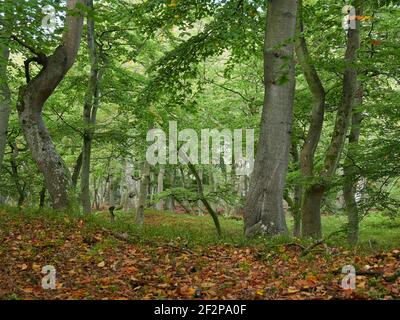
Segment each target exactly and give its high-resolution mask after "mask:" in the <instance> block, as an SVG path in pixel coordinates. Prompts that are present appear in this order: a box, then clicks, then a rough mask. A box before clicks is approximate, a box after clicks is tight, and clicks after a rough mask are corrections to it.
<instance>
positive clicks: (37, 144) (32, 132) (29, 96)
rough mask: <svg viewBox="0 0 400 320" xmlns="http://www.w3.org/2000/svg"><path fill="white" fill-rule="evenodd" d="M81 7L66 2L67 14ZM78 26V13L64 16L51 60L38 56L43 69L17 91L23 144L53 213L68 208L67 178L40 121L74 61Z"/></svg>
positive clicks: (72, 1) (70, 0)
mask: <svg viewBox="0 0 400 320" xmlns="http://www.w3.org/2000/svg"><path fill="white" fill-rule="evenodd" d="M85 3H86V1H85V0H68V1H67V7H68V9H69V10H74V11H77V9H76V6H77V4H81V5H85ZM82 26H83V16H82V14H81V13H79V14H68V15H67V18H66V22H65V31H64V34H63V38H62V43H61V44H60V45H59V46H58V47H57V48H56V50H55V51H54V53H53V54H52V55H51V56H49V57H46V56H45V55H44V54H40V55H39V57H38V61H39V62H40V63H41V64H42V65H43V68H42V70H41V71H40V72H39V74H38V75H37V76H35V77H34V78H33V79H32V80H30V81H29V82H28V84H27V85H25V86H22V87H21V88H20V92H19V98H18V103H17V109H18V113H19V121H20V124H21V128H22V130H23V133H24V136H25V140H26V142H27V144H28V147H29V149H30V150H31V153H32V158H33V160H34V161H35V162H36V164H37V166H38V168H39V170H40V171H41V173H42V174H43V176H44V180H45V183H46V188H47V190H48V191H49V193H50V196H51V200H52V203H53V208H54V209H57V210H62V209H67V208H68V207H70V206H71V205H72V201H71V200H72V199H71V196H72V195H71V177H70V173H69V171H68V169H67V168H66V165H65V164H64V161H63V160H62V158H61V157H60V155H59V154H58V153H57V151H56V148H55V146H54V143H53V141H52V140H51V137H50V134H49V132H48V130H47V128H46V125H45V123H44V121H43V118H42V111H43V107H44V104H45V102H46V101H47V99H48V98H49V97H50V96H51V94H52V93H53V92H54V90H55V89H56V88H57V86H58V85H59V83H60V82H61V80H62V79H63V78H64V77H65V75H66V73H67V72H68V70H69V69H70V68H71V67H72V65H73V63H74V61H75V58H76V55H77V53H78V49H79V45H80V38H81V34H82ZM28 69H29V67H28ZM27 78H28V79H29V78H30V77H29V76H28V77H27Z"/></svg>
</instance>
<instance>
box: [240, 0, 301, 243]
mask: <svg viewBox="0 0 400 320" xmlns="http://www.w3.org/2000/svg"><path fill="white" fill-rule="evenodd" d="M296 15H297V1H295V0H270V1H268V15H267V25H266V33H265V46H264V77H265V79H264V82H265V99H264V109H263V114H262V119H261V130H260V131H261V132H260V139H259V143H258V147H257V155H256V159H255V164H254V171H253V174H252V178H251V182H250V190H249V193H248V196H247V202H246V205H245V209H244V220H245V234H246V235H247V236H253V235H255V234H257V233H260V232H262V233H265V234H267V235H277V234H287V232H288V230H287V226H286V221H285V215H284V211H283V203H282V200H283V191H284V186H285V178H286V174H287V169H288V161H289V150H290V144H291V125H292V113H293V112H292V111H293V104H294V89H295V75H294V63H293V53H294V37H295V31H296Z"/></svg>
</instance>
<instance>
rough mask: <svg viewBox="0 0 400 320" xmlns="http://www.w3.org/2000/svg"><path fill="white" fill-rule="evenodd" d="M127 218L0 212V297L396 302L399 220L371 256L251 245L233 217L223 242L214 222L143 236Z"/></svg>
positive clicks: (282, 242)
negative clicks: (53, 280) (47, 273)
mask: <svg viewBox="0 0 400 320" xmlns="http://www.w3.org/2000/svg"><path fill="white" fill-rule="evenodd" d="M128 219H130V216H129V215H123V214H120V215H119V216H118V217H117V221H115V222H113V223H111V222H109V221H108V217H107V215H105V214H104V213H100V214H97V215H93V216H91V217H88V218H83V217H81V216H77V215H64V214H55V213H51V212H31V211H29V210H22V211H21V212H19V211H18V210H11V209H0V299H399V297H400V273H399V269H400V268H399V267H400V245H399V244H398V243H396V242H395V240H394V238H393V239H391V237H392V236H393V237H394V235H395V234H396V232H395V231H396V230H397V235H398V234H399V233H398V223H397V222H398V221H396V223H394V222H393V221H392V223H391V226H392V229H393V225H397V228H396V230H392V229H391V228H389V226H388V227H387V230H384V231H383V230H382V231H381V234H382V239H383V240H384V241H387V242H390V241H391V244H392V246H391V247H389V246H383V247H381V248H380V249H377V248H373V246H374V245H376V244H377V243H378V242H379V240H380V239H379V234H377V231H376V230H374V231H371V237H370V238H371V239H372V241H371V239H370V240H369V241H368V244H369V246H370V249H371V250H370V251H366V250H365V249H363V248H356V249H349V248H345V247H341V246H332V245H331V244H330V243H328V245H326V244H324V243H323V244H319V245H315V246H312V245H310V244H309V243H304V242H300V241H299V240H293V239H275V240H274V241H266V240H263V241H261V240H254V241H253V242H252V241H246V240H245V239H243V237H242V236H241V230H242V227H241V225H242V224H241V222H240V221H236V220H229V219H222V226H223V230H224V237H223V238H222V239H217V238H216V237H215V236H214V235H213V234H214V232H215V231H214V230H213V228H212V227H213V226H212V224H211V223H210V222H209V217H196V216H190V215H177V214H172V213H156V212H149V213H147V214H146V220H145V227H144V229H143V230H141V231H139V230H135V228H134V227H133V226H132V223H127V220H128ZM370 223H372V224H373V223H377V221H375V220H371V221H370ZM328 225H329V224H328ZM331 225H336V222H331ZM382 225H385V223H384V220H382V221H381V223H380V224H379V226H380V227H381V228H382ZM332 230H333V229H332ZM364 232H365V230H364ZM374 237H375V238H374ZM397 241H398V236H397ZM372 249H374V250H372ZM45 265H52V266H54V267H55V268H56V272H57V273H56V276H57V288H56V289H55V290H44V289H42V287H41V281H42V277H43V276H44V275H43V274H42V273H41V270H42V267H43V266H45ZM345 265H353V266H354V267H355V268H356V270H357V278H356V289H355V290H343V289H342V288H341V280H342V278H343V276H344V274H342V273H341V271H342V268H343V266H345Z"/></svg>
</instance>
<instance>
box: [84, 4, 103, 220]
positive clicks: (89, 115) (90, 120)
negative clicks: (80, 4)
mask: <svg viewBox="0 0 400 320" xmlns="http://www.w3.org/2000/svg"><path fill="white" fill-rule="evenodd" d="M88 7H89V8H90V9H91V10H92V11H93V10H94V8H93V0H88ZM92 14H93V12H92ZM87 44H88V48H89V60H90V69H91V70H90V77H89V84H88V88H87V92H86V97H85V105H84V108H83V124H84V130H83V148H82V175H81V201H82V209H83V213H84V214H88V213H90V212H91V211H92V207H91V201H90V158H91V153H92V141H93V135H94V126H95V124H96V117H97V110H98V106H99V95H100V93H99V81H100V77H101V74H100V72H99V59H98V53H97V50H96V40H95V24H94V18H93V17H91V16H89V17H88V18H87Z"/></svg>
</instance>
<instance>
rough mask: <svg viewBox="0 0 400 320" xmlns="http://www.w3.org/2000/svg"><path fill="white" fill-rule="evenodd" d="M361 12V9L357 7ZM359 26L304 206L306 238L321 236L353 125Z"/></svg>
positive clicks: (349, 48) (351, 35) (348, 51)
mask: <svg viewBox="0 0 400 320" xmlns="http://www.w3.org/2000/svg"><path fill="white" fill-rule="evenodd" d="M356 11H357V16H359V15H360V9H359V8H357V9H356ZM356 25H357V26H356V29H349V30H348V34H347V49H346V54H345V65H346V66H345V70H344V76H343V96H342V102H341V104H340V106H339V109H338V111H337V114H336V121H335V127H334V129H333V133H332V139H331V142H330V144H329V146H328V149H327V151H326V153H325V160H324V167H323V170H322V172H320V173H319V180H320V181H319V182H316V183H313V184H312V185H311V186H310V187H309V189H308V190H307V191H306V192H305V195H304V205H303V208H302V215H303V225H302V236H303V237H304V238H309V237H311V238H321V237H322V230H321V212H320V210H321V204H322V199H323V196H324V193H325V191H326V190H327V189H329V184H330V180H331V179H332V176H333V175H334V174H335V172H336V169H337V166H338V163H339V161H340V158H341V155H342V151H343V147H344V144H345V140H346V134H347V132H348V128H349V125H350V118H351V112H352V109H353V105H354V97H355V92H356V86H357V69H356V67H355V63H356V61H357V51H358V49H359V47H360V23H359V21H357V24H356Z"/></svg>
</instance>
